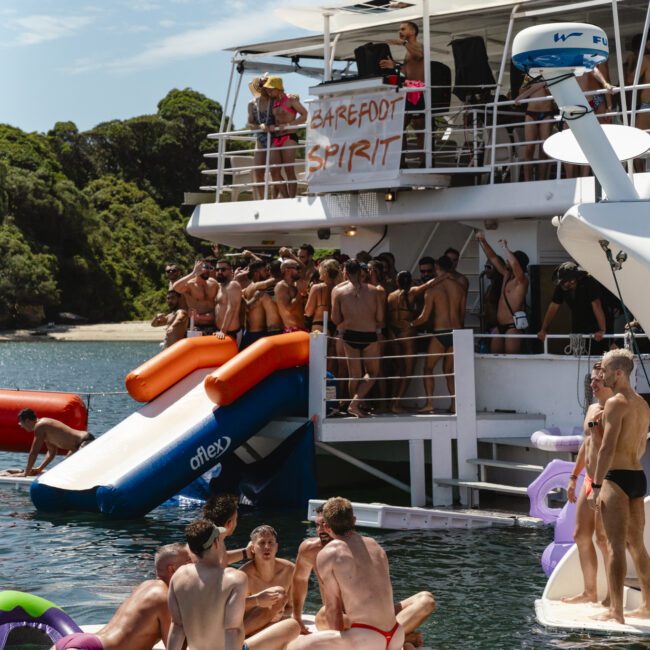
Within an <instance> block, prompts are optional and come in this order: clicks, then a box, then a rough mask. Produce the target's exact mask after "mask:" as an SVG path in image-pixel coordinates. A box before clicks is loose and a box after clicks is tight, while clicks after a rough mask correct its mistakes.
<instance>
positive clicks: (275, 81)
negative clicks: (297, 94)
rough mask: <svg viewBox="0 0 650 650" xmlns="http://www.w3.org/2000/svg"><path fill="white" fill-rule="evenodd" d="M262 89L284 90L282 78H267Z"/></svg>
mask: <svg viewBox="0 0 650 650" xmlns="http://www.w3.org/2000/svg"><path fill="white" fill-rule="evenodd" d="M264 88H275V90H284V84H283V83H282V77H269V78H268V79H267V80H266V83H265V84H264Z"/></svg>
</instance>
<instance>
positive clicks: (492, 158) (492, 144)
mask: <svg viewBox="0 0 650 650" xmlns="http://www.w3.org/2000/svg"><path fill="white" fill-rule="evenodd" d="M518 9H519V5H515V6H514V7H513V8H512V11H511V12H510V22H509V23H508V32H507V34H506V42H505V44H504V46H503V56H502V57H501V65H500V66H499V76H498V77H497V87H496V88H495V90H494V106H492V141H491V142H490V149H491V152H490V185H492V184H493V183H494V163H495V162H496V155H497V153H496V151H497V116H498V113H499V111H498V108H497V102H498V101H499V95H500V94H501V86H502V85H503V77H504V75H505V71H506V61H507V60H509V57H508V52H509V50H510V39H511V38H512V28H513V27H514V24H515V14H516V13H517V10H518ZM512 99H514V97H513V98H512Z"/></svg>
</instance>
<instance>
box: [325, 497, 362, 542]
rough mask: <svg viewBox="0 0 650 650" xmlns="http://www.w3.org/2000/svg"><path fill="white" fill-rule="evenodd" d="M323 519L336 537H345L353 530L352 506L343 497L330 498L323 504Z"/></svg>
mask: <svg viewBox="0 0 650 650" xmlns="http://www.w3.org/2000/svg"><path fill="white" fill-rule="evenodd" d="M323 519H325V523H326V524H327V525H328V526H329V527H330V528H331V529H332V531H333V532H334V533H336V534H337V535H345V533H348V532H350V531H351V530H354V512H353V511H352V504H351V503H350V502H349V501H348V500H347V499H344V498H343V497H332V498H331V499H328V500H327V501H326V502H325V505H324V506H323Z"/></svg>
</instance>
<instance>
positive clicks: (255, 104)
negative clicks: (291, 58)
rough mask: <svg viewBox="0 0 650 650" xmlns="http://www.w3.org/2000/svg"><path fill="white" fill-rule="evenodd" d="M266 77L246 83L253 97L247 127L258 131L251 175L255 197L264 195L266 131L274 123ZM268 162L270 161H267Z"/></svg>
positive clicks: (268, 150)
mask: <svg viewBox="0 0 650 650" xmlns="http://www.w3.org/2000/svg"><path fill="white" fill-rule="evenodd" d="M265 82H266V77H256V78H255V79H253V81H251V82H250V83H249V84H248V88H249V89H250V91H251V92H252V93H253V99H251V101H250V102H248V128H249V129H251V130H253V131H258V130H259V133H256V134H255V139H256V143H255V154H254V155H253V165H254V167H255V169H253V177H254V178H255V187H254V188H253V192H254V193H255V198H256V199H262V198H263V197H264V176H265V175H266V156H267V154H268V153H270V151H271V149H270V147H269V146H268V145H269V142H268V138H269V135H268V132H269V131H270V129H271V127H272V126H273V124H274V119H273V100H272V99H271V96H270V95H269V91H268V89H267V88H265V87H264V83H265ZM269 162H270V161H269Z"/></svg>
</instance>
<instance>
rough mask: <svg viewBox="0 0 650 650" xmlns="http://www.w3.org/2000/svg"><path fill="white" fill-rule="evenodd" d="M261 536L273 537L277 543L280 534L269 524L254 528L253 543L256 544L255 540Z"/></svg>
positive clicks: (252, 533)
mask: <svg viewBox="0 0 650 650" xmlns="http://www.w3.org/2000/svg"><path fill="white" fill-rule="evenodd" d="M261 535H273V537H274V538H275V541H276V543H277V541H278V534H277V532H276V531H275V528H273V526H269V525H268V524H262V525H261V526H258V527H257V528H253V530H251V542H254V541H255V539H256V538H257V537H260V536H261Z"/></svg>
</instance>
